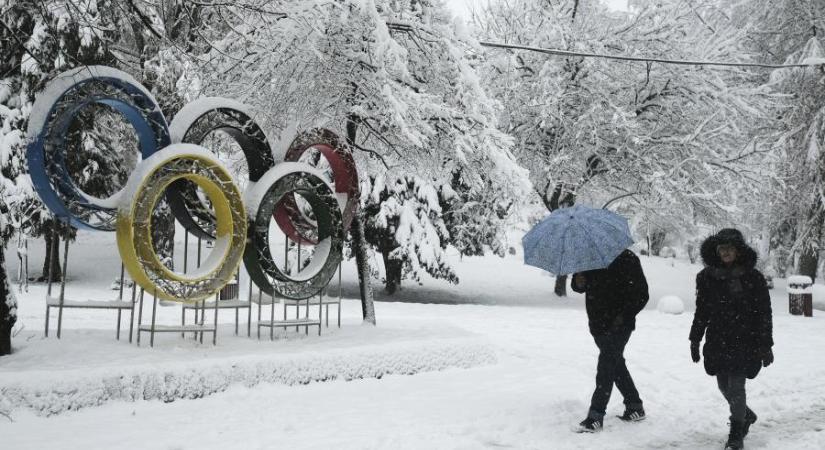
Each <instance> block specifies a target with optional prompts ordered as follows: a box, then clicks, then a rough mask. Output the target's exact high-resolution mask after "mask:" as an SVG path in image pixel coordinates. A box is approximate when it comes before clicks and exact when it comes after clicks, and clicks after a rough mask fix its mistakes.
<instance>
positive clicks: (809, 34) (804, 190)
mask: <svg viewBox="0 0 825 450" xmlns="http://www.w3.org/2000/svg"><path fill="white" fill-rule="evenodd" d="M739 11H740V14H741V16H742V19H741V20H742V22H743V27H744V28H747V29H748V30H749V32H748V41H747V42H748V44H749V45H750V47H751V48H752V50H753V51H754V52H755V53H757V54H759V55H760V56H761V57H762V58H764V59H769V60H773V61H777V62H784V63H786V64H806V63H817V62H819V63H822V62H825V40H823V38H822V36H823V35H825V1H822V0H814V1H799V0H772V1H769V2H765V4H764V5H761V6H760V7H758V8H756V7H755V6H754V5H749V4H747V3H744V4H742V5H740V6H739ZM823 67H825V66H822V65H819V66H809V67H805V68H802V67H794V68H782V69H777V70H775V71H773V72H771V73H770V74H769V77H768V76H767V75H768V74H766V79H765V84H766V86H767V87H768V88H770V89H772V90H773V91H774V92H776V93H777V94H780V95H781V96H782V97H781V98H782V100H783V101H782V102H781V103H780V104H779V105H778V107H777V108H776V109H775V111H774V115H773V116H774V118H775V119H774V124H775V126H776V128H777V131H778V135H777V137H776V138H775V139H774V141H773V145H774V147H775V149H776V152H777V159H778V161H777V163H776V165H775V170H776V173H777V174H778V176H779V177H780V179H781V181H782V182H781V183H780V184H777V185H775V186H773V187H772V189H766V190H765V195H766V198H767V199H769V200H770V201H769V202H766V203H769V204H770V205H771V206H770V208H766V209H765V215H764V216H763V217H761V219H763V220H762V223H763V227H764V228H765V230H766V231H765V232H764V233H763V234H765V235H768V239H769V241H770V248H771V253H772V254H771V260H772V261H773V265H774V269H775V270H776V272H777V273H778V274H779V275H785V271H786V270H787V269H788V268H789V267H792V266H793V262H794V259H795V256H798V264H797V265H796V268H795V270H796V272H798V273H801V274H804V275H808V276H810V277H812V278H816V275H817V266H818V265H819V261H820V254H821V250H822V243H823V232H824V231H825V230H823V222H825V205H823V202H822V195H823V193H825V154H823V151H822V149H823V148H824V146H825V69H823Z"/></svg>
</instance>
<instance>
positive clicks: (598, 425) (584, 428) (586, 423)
mask: <svg viewBox="0 0 825 450" xmlns="http://www.w3.org/2000/svg"><path fill="white" fill-rule="evenodd" d="M573 431H575V432H576V433H597V432H599V431H602V419H593V418H591V417H588V418H586V419H584V420H582V421H581V422H580V423H579V425H578V426H577V427H575V428H573Z"/></svg>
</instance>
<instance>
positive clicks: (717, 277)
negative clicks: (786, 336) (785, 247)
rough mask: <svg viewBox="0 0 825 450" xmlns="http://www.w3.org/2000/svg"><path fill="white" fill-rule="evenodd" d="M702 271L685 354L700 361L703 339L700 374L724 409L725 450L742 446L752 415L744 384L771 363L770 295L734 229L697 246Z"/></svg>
mask: <svg viewBox="0 0 825 450" xmlns="http://www.w3.org/2000/svg"><path fill="white" fill-rule="evenodd" d="M700 252H701V255H702V261H703V262H704V263H705V268H704V269H702V271H701V272H699V274H698V275H697V276H696V311H695V312H694V315H693V325H692V326H691V328H690V336H689V337H690V354H691V359H693V362H695V363H698V362H699V361H700V360H701V356H700V355H699V344H700V343H701V341H702V337H703V336H704V337H705V347H704V350H703V353H704V356H705V371H706V372H707V373H708V375H711V376H715V377H716V383H717V385H718V386H719V390H720V391H721V392H722V395H723V396H724V397H725V400H726V401H727V402H728V405H729V406H730V433H729V435H728V442H727V444H726V447H725V448H726V449H731V450H737V449H741V448H743V445H744V444H743V440H744V439H745V436H746V435H747V434H748V430H749V429H750V426H751V425H753V423H754V422H756V414H755V413H754V412H753V411H752V410H751V409H750V408H748V406H747V403H746V394H745V381H746V379H747V378H751V379H753V378H755V377H756V375H757V374H758V373H759V371H760V369H761V368H762V367H768V366H769V365H771V363H773V350H771V347H773V324H772V318H771V314H772V313H771V297H770V293H769V292H768V286H767V283H766V282H765V277H764V276H762V273H760V272H759V271H758V270H757V269H756V268H755V265H756V252H755V251H754V250H753V249H752V248H750V247H749V246H748V244H747V243H745V239H744V237H743V236H742V233H741V232H739V230H736V229H734V228H725V229H723V230H721V231H719V232H718V233H716V234H715V235H712V236H710V237H708V238H707V239H705V241H704V242H703V243H702V247H701V250H700Z"/></svg>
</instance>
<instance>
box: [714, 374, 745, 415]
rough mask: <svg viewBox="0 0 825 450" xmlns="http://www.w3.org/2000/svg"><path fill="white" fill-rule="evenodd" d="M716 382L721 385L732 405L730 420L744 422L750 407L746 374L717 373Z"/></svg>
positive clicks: (729, 403) (723, 393) (721, 389)
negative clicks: (746, 391)
mask: <svg viewBox="0 0 825 450" xmlns="http://www.w3.org/2000/svg"><path fill="white" fill-rule="evenodd" d="M716 384H717V385H719V390H720V391H722V395H724V396H725V400H727V401H728V405H730V420H731V421H732V422H733V421H736V422H744V421H745V411H747V409H748V405H747V396H746V394H745V376H744V375H734V374H730V373H720V374H717V375H716Z"/></svg>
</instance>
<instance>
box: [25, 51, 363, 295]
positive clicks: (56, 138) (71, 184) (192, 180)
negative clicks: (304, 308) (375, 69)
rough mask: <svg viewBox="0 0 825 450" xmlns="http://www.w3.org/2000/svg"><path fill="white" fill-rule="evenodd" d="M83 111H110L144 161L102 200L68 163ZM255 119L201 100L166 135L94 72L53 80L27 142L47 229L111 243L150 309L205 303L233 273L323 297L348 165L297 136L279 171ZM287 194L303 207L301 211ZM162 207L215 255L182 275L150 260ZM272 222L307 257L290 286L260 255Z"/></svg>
mask: <svg viewBox="0 0 825 450" xmlns="http://www.w3.org/2000/svg"><path fill="white" fill-rule="evenodd" d="M92 104H98V105H105V106H108V107H109V108H111V109H113V110H114V111H117V112H118V113H120V114H121V115H122V116H123V117H124V118H125V119H126V121H127V122H128V123H129V124H130V125H131V126H132V127H133V128H134V131H135V134H136V135H137V138H138V145H139V148H140V155H141V159H142V160H141V161H140V162H139V163H138V164H137V166H136V167H135V169H134V171H133V172H132V173H131V174H130V176H129V179H128V181H127V182H126V184H125V186H124V187H123V188H122V189H120V190H118V191H117V192H115V193H114V194H112V195H110V196H109V197H107V198H97V197H95V196H93V195H90V194H88V193H86V192H84V191H83V190H82V189H81V188H80V187H79V186H78V185H77V183H76V182H75V181H74V178H73V177H72V173H70V172H71V170H70V169H69V166H68V165H67V163H66V161H67V152H68V151H69V144H68V141H67V134H68V130H69V126H70V125H71V123H72V121H73V120H75V119H76V117H77V115H78V114H79V113H80V111H81V110H83V109H84V108H86V107H87V106H89V105H92ZM255 117H256V115H255V114H254V113H253V111H252V110H251V109H250V108H248V107H247V106H246V105H244V104H242V103H239V102H237V101H234V100H229V99H224V98H204V99H199V100H196V101H193V102H191V103H189V104H187V105H186V106H184V107H183V108H182V109H181V110H180V111H179V112H178V113H177V114H176V115H175V117H174V119H173V120H172V122H171V124H167V122H166V119H165V117H164V116H163V114H162V112H161V111H160V108H159V106H158V103H157V102H156V101H155V99H154V97H153V96H152V94H151V93H150V92H149V91H148V90H147V89H146V88H145V87H143V86H141V85H140V84H139V83H138V82H137V81H135V80H134V78H132V77H131V76H129V75H128V74H126V73H124V72H121V71H119V70H117V69H113V68H110V67H104V66H86V67H79V68H76V69H73V70H70V71H67V72H64V73H61V74H60V75H58V76H57V77H56V78H55V79H53V80H52V81H51V82H49V84H48V85H47V86H46V88H45V89H44V91H43V92H42V93H41V94H40V95H38V96H37V99H36V100H35V103H34V106H33V108H32V113H31V116H30V119H29V128H28V130H27V134H28V138H29V145H28V148H27V151H26V157H27V162H28V166H29V172H30V174H31V179H32V182H33V185H34V187H35V190H36V192H37V193H38V195H39V196H40V198H41V199H42V201H43V203H44V204H45V205H46V207H47V208H48V209H49V210H50V211H51V212H52V214H53V215H54V216H55V217H56V218H57V219H59V220H61V221H65V222H67V223H68V224H70V225H72V226H74V227H75V228H78V229H87V230H97V231H116V235H117V244H118V250H119V252H120V255H121V258H122V259H123V263H124V267H125V268H126V270H127V271H128V272H129V275H130V276H131V277H132V279H134V280H135V282H136V283H137V284H138V285H139V286H140V287H141V288H143V289H144V290H146V291H148V292H152V293H154V294H155V295H157V296H158V297H159V298H163V299H166V300H174V301H181V302H192V301H198V300H201V299H203V298H206V297H208V296H210V295H214V294H215V293H216V292H217V291H218V290H220V289H221V288H222V287H223V286H224V285H225V284H226V283H228V282H229V281H230V280H231V279H232V277H233V276H234V274H235V273H236V271H237V270H238V267H239V265H240V264H241V262H243V263H244V266H245V267H246V270H247V272H248V273H249V275H250V278H251V280H252V282H254V283H255V284H256V285H257V286H258V287H259V288H260V289H261V290H262V291H264V292H267V293H269V294H273V295H274V294H278V295H281V296H284V297H287V298H291V299H302V298H307V297H310V296H312V295H315V294H316V293H318V292H319V291H320V290H321V289H323V288H324V286H326V284H327V283H328V282H329V280H330V279H331V278H332V276H333V274H334V272H335V269H336V267H337V266H338V264H340V262H341V259H342V248H343V241H344V237H345V230H346V228H347V227H348V226H349V223H350V222H351V221H352V218H353V216H354V215H355V212H356V209H357V207H358V197H359V195H360V192H359V190H358V174H357V170H356V167H355V162H354V160H353V157H352V154H351V152H350V151H349V149H348V148H347V147H346V146H344V145H341V143H340V142H339V140H338V137H337V136H336V135H335V134H334V133H332V132H331V131H329V130H324V129H315V130H310V131H308V132H306V133H302V134H299V135H298V137H296V138H295V140H294V141H293V143H292V144H291V145H290V146H289V148H288V150H287V153H286V155H285V158H284V159H285V160H286V162H282V163H278V162H277V161H276V160H275V158H274V156H273V154H272V147H271V146H270V144H269V140H268V139H267V136H266V134H265V133H264V131H263V128H262V127H261V126H260V125H259V124H258V123H257V121H256V120H255ZM214 131H222V132H225V133H226V134H227V135H229V136H230V137H232V138H233V139H234V140H235V142H237V143H238V145H239V146H240V148H241V150H242V152H243V154H244V157H245V159H246V162H247V167H248V175H249V181H250V183H248V184H249V186H248V188H247V190H246V192H244V193H241V192H240V189H239V188H238V185H237V184H236V180H235V179H233V177H232V175H231V174H230V171H229V170H228V169H227V168H226V167H225V166H224V164H223V163H221V161H220V160H218V159H217V157H216V156H215V155H214V154H213V153H212V152H210V151H209V150H208V149H206V148H204V147H202V146H201V144H202V143H203V142H204V139H205V138H206V137H207V136H208V135H209V134H210V133H212V132H214ZM309 148H316V149H317V150H318V151H319V152H320V153H321V154H322V155H323V156H324V157H325V158H326V159H327V161H328V162H329V168H330V169H331V172H332V182H333V183H334V185H333V184H331V183H330V181H328V180H327V179H326V177H325V175H324V174H323V173H322V172H321V171H319V170H317V169H316V168H314V167H313V166H311V165H309V164H305V163H301V162H298V160H299V159H300V157H301V155H302V154H304V153H305V152H306V151H307V150H308V149H309ZM197 188H200V190H201V191H202V192H203V193H205V196H206V198H207V199H208V204H205V203H204V199H203V198H201V196H198V195H197ZM296 194H297V195H300V196H301V197H302V198H303V200H304V202H303V206H304V207H303V208H301V207H299V202H297V201H296V199H295V196H296ZM164 195H165V198H166V200H167V201H168V203H169V205H170V208H171V210H172V214H173V215H174V217H175V219H176V220H177V221H178V222H179V223H180V224H181V225H182V226H183V227H184V228H185V229H186V230H187V231H188V232H190V233H192V234H193V235H195V236H197V237H199V238H203V239H206V240H209V241H214V244H215V245H214V247H213V249H212V252H211V253H210V255H209V257H208V258H207V259H206V261H205V262H204V264H203V265H202V266H201V267H200V268H198V269H197V270H195V271H194V272H191V273H189V274H180V273H177V272H173V271H172V270H170V269H169V268H167V267H166V266H165V265H164V264H163V263H162V262H161V259H160V258H159V257H158V255H157V254H156V252H155V249H154V245H153V242H152V233H151V229H152V212H153V211H154V209H155V207H156V205H157V204H158V203H159V202H160V201H161V198H162V196H164ZM307 206H308V208H309V209H310V210H311V213H308V212H307ZM272 219H274V220H275V223H276V224H277V225H278V226H279V227H280V228H281V230H282V231H283V232H284V234H286V235H287V237H289V238H290V239H292V240H293V241H294V242H298V243H306V244H312V245H315V252H314V255H313V258H312V260H311V262H310V263H309V265H308V266H307V267H305V268H304V270H303V271H301V272H299V273H298V275H292V274H289V273H287V272H286V271H285V270H282V269H281V268H279V267H278V265H277V264H276V263H275V260H274V258H273V256H272V252H271V249H270V244H269V240H270V230H271V228H270V223H271V220H272Z"/></svg>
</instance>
